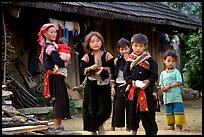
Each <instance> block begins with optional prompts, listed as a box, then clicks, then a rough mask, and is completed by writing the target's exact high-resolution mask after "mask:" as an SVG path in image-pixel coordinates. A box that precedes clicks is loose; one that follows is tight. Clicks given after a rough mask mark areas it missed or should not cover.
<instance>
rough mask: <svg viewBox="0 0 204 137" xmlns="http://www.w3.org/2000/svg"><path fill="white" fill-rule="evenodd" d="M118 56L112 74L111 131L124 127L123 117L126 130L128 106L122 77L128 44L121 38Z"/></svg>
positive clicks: (127, 55) (127, 54) (128, 50)
mask: <svg viewBox="0 0 204 137" xmlns="http://www.w3.org/2000/svg"><path fill="white" fill-rule="evenodd" d="M117 48H118V52H119V56H118V57H117V58H115V60H114V63H115V71H114V73H113V75H112V76H113V77H112V79H113V80H114V81H112V88H111V94H112V96H113V97H114V100H113V114H112V124H111V130H112V131H115V127H125V115H126V123H127V130H129V129H128V119H127V116H128V104H127V101H126V97H125V96H124V93H125V88H126V82H125V80H124V77H123V67H124V65H125V62H126V60H127V58H128V57H129V54H130V42H129V41H128V40H127V39H125V38H121V39H120V40H119V41H118V44H117ZM125 112H126V114H125Z"/></svg>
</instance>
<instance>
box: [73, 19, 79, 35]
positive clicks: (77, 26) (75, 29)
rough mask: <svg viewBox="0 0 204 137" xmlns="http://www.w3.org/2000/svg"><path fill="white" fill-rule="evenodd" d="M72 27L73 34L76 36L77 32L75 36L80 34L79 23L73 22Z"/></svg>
mask: <svg viewBox="0 0 204 137" xmlns="http://www.w3.org/2000/svg"><path fill="white" fill-rule="evenodd" d="M73 25H74V31H73V34H76V31H77V35H79V34H80V26H79V23H78V22H73Z"/></svg>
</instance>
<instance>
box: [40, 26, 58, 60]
mask: <svg viewBox="0 0 204 137" xmlns="http://www.w3.org/2000/svg"><path fill="white" fill-rule="evenodd" d="M50 27H55V28H56V26H55V25H54V24H51V23H47V24H44V25H43V26H42V27H41V28H40V31H39V32H38V36H39V38H38V40H37V41H38V42H39V44H40V45H41V52H40V56H39V59H40V62H41V63H42V59H43V51H44V48H45V36H44V34H43V33H44V32H46V31H47V29H48V28H50Z"/></svg>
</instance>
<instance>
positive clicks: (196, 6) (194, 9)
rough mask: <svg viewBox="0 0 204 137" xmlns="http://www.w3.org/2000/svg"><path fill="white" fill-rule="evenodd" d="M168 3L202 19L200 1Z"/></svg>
mask: <svg viewBox="0 0 204 137" xmlns="http://www.w3.org/2000/svg"><path fill="white" fill-rule="evenodd" d="M168 5H169V6H171V7H173V8H177V9H179V10H181V11H183V12H184V13H186V14H188V15H190V16H194V17H196V18H199V19H202V2H168Z"/></svg>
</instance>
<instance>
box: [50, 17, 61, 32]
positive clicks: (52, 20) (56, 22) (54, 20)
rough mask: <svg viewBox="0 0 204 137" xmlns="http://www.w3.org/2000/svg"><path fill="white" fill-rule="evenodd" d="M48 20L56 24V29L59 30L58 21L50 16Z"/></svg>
mask: <svg viewBox="0 0 204 137" xmlns="http://www.w3.org/2000/svg"><path fill="white" fill-rule="evenodd" d="M49 20H50V23H52V24H54V25H55V26H56V29H57V30H59V27H58V24H59V21H58V20H56V19H52V18H49Z"/></svg>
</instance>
